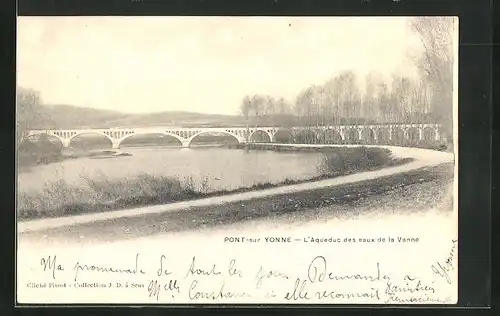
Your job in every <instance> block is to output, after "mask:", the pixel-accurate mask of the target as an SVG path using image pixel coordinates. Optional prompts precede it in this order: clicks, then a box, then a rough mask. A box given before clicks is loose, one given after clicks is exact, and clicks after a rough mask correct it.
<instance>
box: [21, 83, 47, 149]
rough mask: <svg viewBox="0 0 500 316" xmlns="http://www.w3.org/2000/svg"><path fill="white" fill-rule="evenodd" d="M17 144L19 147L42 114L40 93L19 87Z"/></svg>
mask: <svg viewBox="0 0 500 316" xmlns="http://www.w3.org/2000/svg"><path fill="white" fill-rule="evenodd" d="M16 107H17V111H16V121H17V124H16V144H17V145H19V144H20V143H21V141H22V138H23V137H24V136H25V134H26V132H28V130H29V129H32V128H33V126H34V124H35V123H36V121H37V119H38V120H39V119H40V115H41V112H42V99H41V97H40V93H39V92H38V91H35V90H33V89H26V88H22V87H17V93H16Z"/></svg>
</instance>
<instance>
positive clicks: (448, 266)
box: [431, 239, 457, 284]
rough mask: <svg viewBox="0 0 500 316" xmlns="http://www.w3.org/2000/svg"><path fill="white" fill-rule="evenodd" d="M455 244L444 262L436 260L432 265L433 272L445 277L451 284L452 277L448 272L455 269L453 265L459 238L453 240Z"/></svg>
mask: <svg viewBox="0 0 500 316" xmlns="http://www.w3.org/2000/svg"><path fill="white" fill-rule="evenodd" d="M452 243H453V245H452V246H451V250H450V253H449V254H448V256H447V257H446V259H445V260H444V262H436V263H435V264H433V265H432V266H431V269H432V272H434V273H435V274H437V275H439V276H441V277H443V278H444V279H445V280H446V282H447V283H448V284H451V279H450V276H449V275H448V272H450V271H452V270H453V269H454V267H453V259H454V257H455V254H456V249H457V240H455V239H454V240H452Z"/></svg>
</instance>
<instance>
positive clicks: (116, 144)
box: [111, 141, 120, 149]
mask: <svg viewBox="0 0 500 316" xmlns="http://www.w3.org/2000/svg"><path fill="white" fill-rule="evenodd" d="M111 148H112V149H118V148H120V141H113V142H112V145H111Z"/></svg>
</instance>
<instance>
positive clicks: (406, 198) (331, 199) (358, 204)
mask: <svg viewBox="0 0 500 316" xmlns="http://www.w3.org/2000/svg"><path fill="white" fill-rule="evenodd" d="M453 168H454V166H453V163H446V164H442V165H439V166H435V167H425V168H421V169H416V170H412V171H409V172H405V173H401V174H397V175H393V176H387V177H382V178H377V179H373V180H367V181H362V182H357V183H351V184H346V185H342V186H336V187H328V188H318V189H314V190H309V191H302V192H294V193H286V194H280V195H273V196H267V197H263V198H258V199H252V200H248V201H244V202H241V201H240V202H232V203H225V204H217V205H211V206H203V207H191V208H189V209H183V210H178V211H173V212H165V213H158V214H148V215H147V216H137V217H132V218H129V217H123V218H116V219H110V220H106V221H98V222H91V223H83V224H80V225H72V226H67V227H64V226H63V227H57V228H51V229H47V230H41V231H32V232H30V231H28V232H25V233H23V237H24V238H30V239H32V240H36V241H39V240H42V239H43V240H44V242H47V241H49V240H54V241H60V240H64V241H65V242H69V241H70V240H73V241H76V242H78V243H82V242H88V243H92V244H94V243H98V242H103V241H108V242H109V241H118V240H122V239H129V238H138V237H145V236H151V235H155V234H159V233H167V232H180V231H187V230H199V229H205V228H211V227H213V228H217V227H225V226H227V225H231V224H237V223H241V224H246V223H248V222H250V223H251V222H252V221H257V220H265V221H269V222H271V221H272V222H275V223H277V225H285V226H286V225H288V224H290V223H305V222H308V221H311V220H318V219H322V220H327V219H331V218H338V219H340V220H343V219H352V218H355V217H356V216H361V215H365V214H366V215H367V214H373V216H381V215H382V214H384V215H390V214H394V213H396V214H397V215H398V216H402V217H401V218H402V219H404V218H405V217H404V215H406V214H411V213H418V212H423V211H428V210H430V209H438V210H441V211H443V212H450V211H451V210H452V209H453V208H452V206H453V204H452V203H453V195H452V187H453V186H452V184H453ZM409 205H411V207H408V206H409Z"/></svg>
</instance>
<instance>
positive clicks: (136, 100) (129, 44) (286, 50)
mask: <svg viewBox="0 0 500 316" xmlns="http://www.w3.org/2000/svg"><path fill="white" fill-rule="evenodd" d="M407 23H408V20H407V18H404V17H394V18H389V17H379V18H377V17H358V18H353V17H324V18H321V17H314V18H311V17H279V18H278V17H268V18H266V17H19V19H18V33H17V36H18V38H17V45H18V47H17V81H18V82H17V83H18V85H20V86H22V87H25V88H32V89H35V90H38V91H40V93H41V96H42V99H43V102H44V103H47V104H68V105H76V106H85V107H91V108H97V109H110V110H118V111H121V112H127V113H148V112H160V111H192V112H202V113H219V114H238V111H239V105H240V104H241V102H242V99H243V97H244V96H245V95H253V94H262V95H272V96H274V97H283V98H285V99H286V100H289V101H292V102H293V100H295V98H296V96H297V95H298V94H299V93H300V91H301V90H303V89H305V88H307V87H308V86H310V85H312V84H322V83H324V82H326V81H327V80H328V79H330V78H332V77H334V76H335V75H336V74H338V73H340V72H341V71H344V70H352V71H354V73H355V74H357V75H358V76H359V77H360V78H363V76H365V75H366V74H368V73H369V72H376V73H378V74H380V75H381V76H386V77H389V76H390V75H391V74H399V75H408V74H409V75H412V74H414V73H415V67H414V63H413V61H412V58H411V56H414V55H415V52H418V51H419V49H420V46H419V40H418V38H417V37H416V36H415V35H414V34H413V33H412V32H411V31H410V30H409V28H408V24H407ZM360 80H361V79H360Z"/></svg>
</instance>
